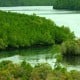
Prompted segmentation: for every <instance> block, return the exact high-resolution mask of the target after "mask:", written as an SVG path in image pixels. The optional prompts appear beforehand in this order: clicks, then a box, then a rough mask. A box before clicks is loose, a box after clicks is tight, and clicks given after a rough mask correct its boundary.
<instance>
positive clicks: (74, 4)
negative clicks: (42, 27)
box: [53, 0, 80, 10]
mask: <svg viewBox="0 0 80 80" xmlns="http://www.w3.org/2000/svg"><path fill="white" fill-rule="evenodd" d="M53 8H55V9H69V10H80V0H54V3H53Z"/></svg>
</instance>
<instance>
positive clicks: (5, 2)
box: [0, 0, 54, 6]
mask: <svg viewBox="0 0 80 80" xmlns="http://www.w3.org/2000/svg"><path fill="white" fill-rule="evenodd" d="M53 1H54V0H41V1H40V0H0V6H51V5H53Z"/></svg>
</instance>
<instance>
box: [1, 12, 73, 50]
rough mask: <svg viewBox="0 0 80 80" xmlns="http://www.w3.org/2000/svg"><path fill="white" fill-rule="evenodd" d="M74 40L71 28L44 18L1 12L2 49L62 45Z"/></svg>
mask: <svg viewBox="0 0 80 80" xmlns="http://www.w3.org/2000/svg"><path fill="white" fill-rule="evenodd" d="M73 38H74V34H73V32H71V31H70V30H69V28H67V27H64V26H62V27H58V26H57V25H56V24H55V23H54V22H53V21H51V20H49V19H46V18H44V17H39V16H36V15H25V14H18V13H11V12H3V11H0V49H5V48H7V47H16V48H19V47H30V46H33V45H51V44H55V43H56V44H60V43H62V42H63V41H65V40H67V39H73Z"/></svg>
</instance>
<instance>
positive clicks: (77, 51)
mask: <svg viewBox="0 0 80 80" xmlns="http://www.w3.org/2000/svg"><path fill="white" fill-rule="evenodd" d="M62 54H64V55H80V39H78V40H69V41H65V42H63V43H62Z"/></svg>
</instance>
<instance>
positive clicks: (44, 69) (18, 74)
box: [0, 61, 80, 80]
mask: <svg viewBox="0 0 80 80" xmlns="http://www.w3.org/2000/svg"><path fill="white" fill-rule="evenodd" d="M0 80H80V71H74V70H73V71H70V72H67V70H66V69H65V68H61V67H58V68H56V69H52V68H51V67H50V65H49V64H47V63H44V64H38V65H36V66H35V67H31V65H30V64H28V63H26V62H25V61H23V62H22V63H20V64H13V63H12V62H11V61H3V62H1V63H0Z"/></svg>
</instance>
